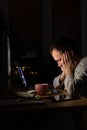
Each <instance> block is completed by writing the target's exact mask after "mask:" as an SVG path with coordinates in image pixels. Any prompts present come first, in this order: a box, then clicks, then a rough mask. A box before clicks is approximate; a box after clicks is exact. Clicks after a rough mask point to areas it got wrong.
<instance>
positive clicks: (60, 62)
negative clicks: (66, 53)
mask: <svg viewBox="0 0 87 130" xmlns="http://www.w3.org/2000/svg"><path fill="white" fill-rule="evenodd" d="M52 57H53V59H54V60H55V61H56V62H57V64H58V67H60V68H61V69H62V66H63V58H62V57H63V53H62V52H61V51H58V50H57V49H53V51H52Z"/></svg>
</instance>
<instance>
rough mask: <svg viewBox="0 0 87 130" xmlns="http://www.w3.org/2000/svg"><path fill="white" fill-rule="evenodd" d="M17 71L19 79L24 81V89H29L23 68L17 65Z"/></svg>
mask: <svg viewBox="0 0 87 130" xmlns="http://www.w3.org/2000/svg"><path fill="white" fill-rule="evenodd" d="M16 69H17V71H18V74H19V77H20V79H21V81H22V84H23V86H24V88H25V89H27V87H28V85H27V82H26V79H25V76H24V73H23V71H22V68H21V67H20V66H18V65H16Z"/></svg>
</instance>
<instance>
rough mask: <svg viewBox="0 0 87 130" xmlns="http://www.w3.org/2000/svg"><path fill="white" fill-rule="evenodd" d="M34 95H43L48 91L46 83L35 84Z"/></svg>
mask: <svg viewBox="0 0 87 130" xmlns="http://www.w3.org/2000/svg"><path fill="white" fill-rule="evenodd" d="M35 90H36V93H38V94H40V95H45V94H46V93H47V92H48V91H49V85H48V84H47V83H42V84H41V83H40V84H35Z"/></svg>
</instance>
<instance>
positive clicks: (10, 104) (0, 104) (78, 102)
mask: <svg viewBox="0 0 87 130" xmlns="http://www.w3.org/2000/svg"><path fill="white" fill-rule="evenodd" d="M2 95H3V96H2ZM37 109H38V110H39V109H41V110H44V109H46V110H47V109H59V110H63V109H64V110H69V109H73V110H75V109H87V98H86V97H81V98H78V99H71V100H66V101H56V102H51V101H49V100H48V101H47V102H46V103H36V104H30V103H28V101H27V102H26V101H24V102H21V101H20V99H17V98H15V96H13V97H12V95H10V94H8V93H4V94H1V95H0V111H2V110H3V111H8V110H9V111H10V110H11V111H12V110H28V111H29V110H37Z"/></svg>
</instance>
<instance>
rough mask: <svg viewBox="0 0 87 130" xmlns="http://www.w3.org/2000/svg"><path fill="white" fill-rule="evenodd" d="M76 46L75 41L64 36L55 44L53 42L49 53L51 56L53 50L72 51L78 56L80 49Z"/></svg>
mask: <svg viewBox="0 0 87 130" xmlns="http://www.w3.org/2000/svg"><path fill="white" fill-rule="evenodd" d="M76 46H77V44H76V43H75V41H74V40H72V39H71V38H69V37H65V36H62V37H60V38H59V39H56V40H55V41H54V42H52V44H51V45H50V48H49V51H50V54H51V53H52V50H53V49H57V50H59V51H61V52H65V51H71V50H72V51H73V52H74V53H76V54H78V48H77V47H76Z"/></svg>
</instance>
